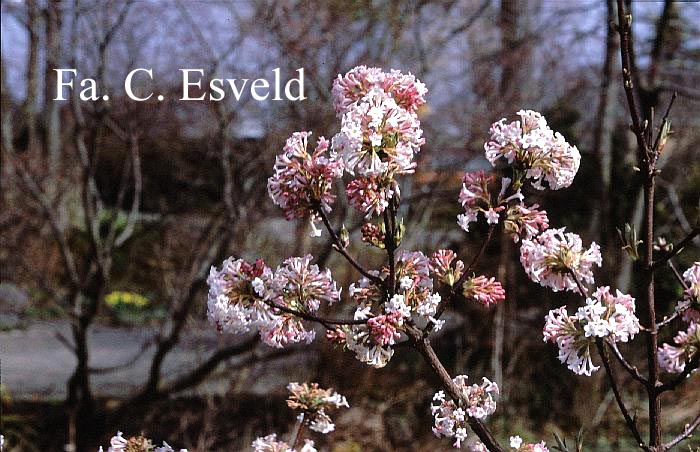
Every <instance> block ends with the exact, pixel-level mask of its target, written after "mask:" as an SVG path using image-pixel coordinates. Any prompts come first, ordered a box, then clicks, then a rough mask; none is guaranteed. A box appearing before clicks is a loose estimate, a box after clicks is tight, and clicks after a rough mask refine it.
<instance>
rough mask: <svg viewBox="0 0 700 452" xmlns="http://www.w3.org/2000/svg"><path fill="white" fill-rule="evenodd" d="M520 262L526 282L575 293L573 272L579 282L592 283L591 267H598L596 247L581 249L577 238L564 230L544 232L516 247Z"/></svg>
mask: <svg viewBox="0 0 700 452" xmlns="http://www.w3.org/2000/svg"><path fill="white" fill-rule="evenodd" d="M520 262H521V263H522V265H523V268H524V269H525V272H526V273H527V275H528V276H529V277H530V279H531V280H532V281H534V282H536V283H539V284H540V285H541V286H544V287H550V288H551V289H552V290H553V291H555V292H557V291H560V290H571V291H574V292H578V291H579V289H578V287H577V285H576V280H575V279H574V277H573V276H572V275H571V273H575V274H576V276H577V277H578V279H579V280H580V281H581V282H582V283H584V284H585V283H589V284H592V283H593V282H594V278H593V266H594V265H597V266H599V267H600V266H601V264H602V257H601V254H600V247H599V246H598V245H597V244H596V243H595V242H593V243H592V244H591V246H590V247H589V248H588V249H584V248H583V244H582V241H581V237H579V236H578V235H576V234H574V233H571V232H565V228H560V229H547V230H546V231H544V232H543V233H541V234H540V235H538V236H536V237H534V238H532V239H524V240H523V241H522V244H521V246H520Z"/></svg>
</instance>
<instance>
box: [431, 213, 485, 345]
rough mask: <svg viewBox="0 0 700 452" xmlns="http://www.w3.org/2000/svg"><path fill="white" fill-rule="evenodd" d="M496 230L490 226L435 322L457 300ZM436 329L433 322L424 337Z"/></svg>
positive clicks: (436, 312)
mask: <svg viewBox="0 0 700 452" xmlns="http://www.w3.org/2000/svg"><path fill="white" fill-rule="evenodd" d="M495 230H496V225H493V224H492V225H490V226H489V230H488V233H487V234H486V237H485V238H484V241H483V242H481V246H480V247H479V250H478V251H477V253H476V254H475V255H474V257H473V258H472V260H471V262H469V265H468V266H467V268H465V269H464V272H463V273H462V275H461V276H460V277H459V279H458V280H457V282H456V283H455V284H454V285H453V286H452V288H451V290H450V292H449V294H448V295H447V296H446V297H445V299H444V300H443V301H442V302H441V303H440V305H439V306H438V308H437V310H436V311H435V315H434V316H433V318H434V319H435V320H440V317H442V315H443V314H444V313H445V311H446V310H447V308H448V307H449V305H450V304H451V303H452V302H453V301H454V300H455V298H456V297H457V296H458V295H459V293H460V287H461V286H462V284H463V283H464V281H465V280H466V278H467V275H468V274H469V273H471V272H472V270H473V269H474V268H475V267H476V265H477V264H478V263H479V261H480V260H481V257H482V256H483V255H484V252H485V251H486V247H487V246H488V244H489V243H490V242H491V238H492V237H493V231H495ZM434 327H435V323H433V322H431V323H429V324H428V325H427V326H426V327H425V329H424V330H423V333H424V335H429V334H430V333H431V332H432V330H433V328H434Z"/></svg>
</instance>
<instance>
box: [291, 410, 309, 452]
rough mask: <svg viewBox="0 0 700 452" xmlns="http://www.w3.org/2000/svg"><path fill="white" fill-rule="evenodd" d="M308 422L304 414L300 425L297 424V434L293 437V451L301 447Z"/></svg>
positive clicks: (300, 419) (301, 415)
mask: <svg viewBox="0 0 700 452" xmlns="http://www.w3.org/2000/svg"><path fill="white" fill-rule="evenodd" d="M305 423H306V420H305V419H304V413H301V414H300V415H299V423H298V424H297V428H296V432H295V433H294V435H293V436H292V437H293V438H294V441H293V442H292V449H294V450H297V448H298V447H299V446H300V445H301V440H302V436H303V435H304V425H305Z"/></svg>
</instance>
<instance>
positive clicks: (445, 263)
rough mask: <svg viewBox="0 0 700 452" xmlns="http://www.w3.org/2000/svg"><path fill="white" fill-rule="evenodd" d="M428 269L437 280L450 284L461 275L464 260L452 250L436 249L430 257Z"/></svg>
mask: <svg viewBox="0 0 700 452" xmlns="http://www.w3.org/2000/svg"><path fill="white" fill-rule="evenodd" d="M453 263H454V264H453ZM430 271H431V272H432V275H433V277H435V278H437V280H438V281H440V282H441V283H443V284H446V285H448V286H452V285H454V284H455V283H456V282H457V280H459V278H460V277H461V276H462V272H463V271H464V262H462V261H461V260H459V259H457V255H456V254H455V252H454V251H452V250H437V251H435V252H434V253H433V255H432V257H431V258H430Z"/></svg>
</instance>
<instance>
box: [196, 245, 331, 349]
mask: <svg viewBox="0 0 700 452" xmlns="http://www.w3.org/2000/svg"><path fill="white" fill-rule="evenodd" d="M311 259H312V257H311V255H307V256H304V257H291V258H288V259H286V260H285V261H284V262H283V263H282V265H280V266H279V267H278V268H277V269H276V270H275V272H274V273H273V272H272V271H271V270H270V269H269V268H268V267H267V266H266V265H265V264H264V263H263V262H262V260H258V261H256V262H255V263H254V264H251V263H249V262H246V261H244V260H242V259H233V258H232V257H231V258H228V259H226V260H225V261H224V264H223V266H222V268H221V270H217V269H216V268H215V267H212V269H211V272H210V274H209V278H208V279H207V283H208V284H209V297H208V304H207V316H208V318H209V321H210V322H211V323H213V324H214V325H216V327H217V329H218V330H219V331H222V332H229V333H234V334H241V333H246V332H248V331H250V330H254V329H257V330H258V331H259V332H260V337H261V339H262V340H263V342H265V343H266V344H267V345H270V346H272V347H278V348H281V347H284V346H285V345H287V344H289V343H295V342H302V341H305V342H307V343H309V342H311V341H312V340H313V339H314V337H315V331H314V330H307V329H306V327H305V325H304V322H303V321H302V320H301V318H299V317H297V316H295V315H294V314H292V313H289V312H285V311H284V310H282V309H279V308H277V307H278V306H279V307H280V308H287V309H289V310H292V311H299V312H305V313H314V312H316V311H318V309H319V307H320V305H321V302H326V303H329V304H332V303H334V302H336V301H338V300H339V299H340V291H339V290H338V289H337V287H336V283H335V282H334V281H333V278H332V277H331V273H330V270H328V269H326V270H323V271H321V270H320V269H319V268H318V266H317V265H314V264H311Z"/></svg>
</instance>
